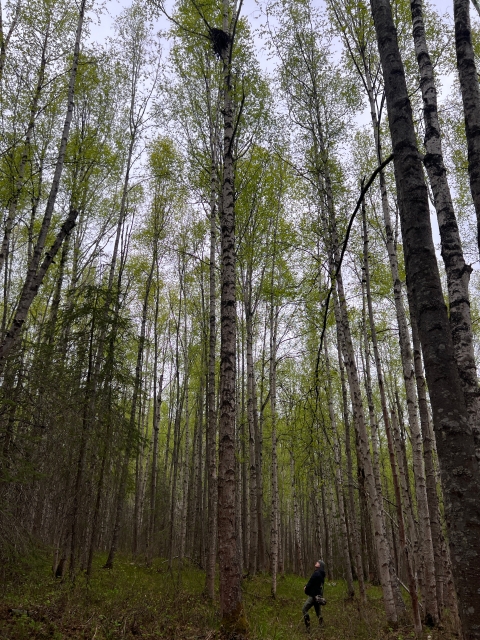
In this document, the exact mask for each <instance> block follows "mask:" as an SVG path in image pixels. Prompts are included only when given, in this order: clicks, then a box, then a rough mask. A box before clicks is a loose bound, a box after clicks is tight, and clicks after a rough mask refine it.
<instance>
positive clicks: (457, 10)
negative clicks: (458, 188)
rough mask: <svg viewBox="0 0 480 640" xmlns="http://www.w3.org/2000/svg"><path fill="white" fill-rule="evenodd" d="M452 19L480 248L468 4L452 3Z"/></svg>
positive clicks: (478, 141) (478, 109) (477, 105)
mask: <svg viewBox="0 0 480 640" xmlns="http://www.w3.org/2000/svg"><path fill="white" fill-rule="evenodd" d="M453 18H454V24H455V51H456V54H457V69H458V77H459V80H460V90H461V93H462V102H463V115H464V118H465V135H466V137H467V152H468V175H469V178H470V191H471V193H472V198H473V205H474V207H475V213H476V215H477V242H478V245H479V247H480V89H479V86H478V72H477V68H476V65H475V54H474V51H473V45H472V28H471V24H470V2H469V0H453Z"/></svg>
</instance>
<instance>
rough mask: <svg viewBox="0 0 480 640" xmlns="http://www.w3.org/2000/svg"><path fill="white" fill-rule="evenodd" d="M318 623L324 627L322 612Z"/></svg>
mask: <svg viewBox="0 0 480 640" xmlns="http://www.w3.org/2000/svg"><path fill="white" fill-rule="evenodd" d="M318 624H319V625H320V627H323V618H322V614H320V615H319V616H318Z"/></svg>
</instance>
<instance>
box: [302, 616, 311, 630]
mask: <svg viewBox="0 0 480 640" xmlns="http://www.w3.org/2000/svg"><path fill="white" fill-rule="evenodd" d="M303 619H304V620H305V627H306V628H307V631H310V616H309V615H308V613H307V614H306V615H305V616H304V618H303Z"/></svg>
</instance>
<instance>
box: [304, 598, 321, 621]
mask: <svg viewBox="0 0 480 640" xmlns="http://www.w3.org/2000/svg"><path fill="white" fill-rule="evenodd" d="M312 607H314V608H315V614H316V616H317V618H318V619H319V620H320V618H321V613H320V605H319V604H318V602H317V601H316V600H315V598H314V597H313V596H308V600H307V601H306V602H305V604H304V605H303V608H302V613H303V619H304V620H305V626H306V627H307V629H308V627H309V626H310V616H309V615H308V612H309V610H310V609H311V608H312Z"/></svg>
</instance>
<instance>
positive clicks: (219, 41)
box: [210, 29, 231, 58]
mask: <svg viewBox="0 0 480 640" xmlns="http://www.w3.org/2000/svg"><path fill="white" fill-rule="evenodd" d="M210 40H211V41H212V45H213V51H214V52H215V55H217V56H218V57H219V58H221V57H223V54H224V52H225V50H226V49H227V47H228V45H229V44H230V41H231V37H230V35H229V34H228V33H226V32H225V31H223V30H222V29H210Z"/></svg>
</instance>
